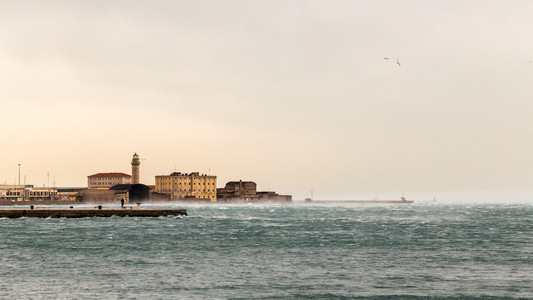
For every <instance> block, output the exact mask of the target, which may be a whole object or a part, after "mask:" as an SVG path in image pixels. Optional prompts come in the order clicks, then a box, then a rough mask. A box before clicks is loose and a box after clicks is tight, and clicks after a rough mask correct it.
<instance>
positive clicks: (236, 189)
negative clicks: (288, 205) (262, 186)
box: [217, 180, 292, 203]
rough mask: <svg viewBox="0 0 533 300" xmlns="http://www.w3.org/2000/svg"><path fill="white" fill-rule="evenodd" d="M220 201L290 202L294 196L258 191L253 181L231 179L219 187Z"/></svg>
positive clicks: (218, 198)
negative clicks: (222, 186)
mask: <svg viewBox="0 0 533 300" xmlns="http://www.w3.org/2000/svg"><path fill="white" fill-rule="evenodd" d="M217 201H218V202H226V203H231V202H290V201H292V196H290V195H278V194H277V193H276V192H272V191H268V192H258V191H257V184H256V183H255V182H253V181H242V180H239V181H230V182H228V183H226V186H225V187H224V188H220V189H217Z"/></svg>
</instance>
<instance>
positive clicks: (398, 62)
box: [396, 59, 402, 67]
mask: <svg viewBox="0 0 533 300" xmlns="http://www.w3.org/2000/svg"><path fill="white" fill-rule="evenodd" d="M396 63H397V64H398V66H400V67H401V66H402V65H400V61H399V60H398V59H396Z"/></svg>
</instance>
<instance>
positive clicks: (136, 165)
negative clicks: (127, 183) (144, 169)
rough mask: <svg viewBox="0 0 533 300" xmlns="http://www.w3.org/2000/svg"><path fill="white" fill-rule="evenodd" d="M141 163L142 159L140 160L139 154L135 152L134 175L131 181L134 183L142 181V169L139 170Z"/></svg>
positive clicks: (132, 163)
mask: <svg viewBox="0 0 533 300" xmlns="http://www.w3.org/2000/svg"><path fill="white" fill-rule="evenodd" d="M140 165H141V161H140V160H139V155H137V153H135V154H133V159H132V160H131V176H132V177H133V178H132V181H131V183H132V184H138V183H141V182H140V179H139V178H140V176H139V175H140V170H139V166H140Z"/></svg>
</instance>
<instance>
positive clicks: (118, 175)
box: [87, 172, 131, 177]
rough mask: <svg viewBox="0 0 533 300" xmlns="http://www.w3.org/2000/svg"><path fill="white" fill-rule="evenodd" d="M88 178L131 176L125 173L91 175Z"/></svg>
mask: <svg viewBox="0 0 533 300" xmlns="http://www.w3.org/2000/svg"><path fill="white" fill-rule="evenodd" d="M87 177H131V175H128V174H124V173H113V172H111V173H96V174H93V175H89V176H87Z"/></svg>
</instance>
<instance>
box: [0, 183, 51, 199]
mask: <svg viewBox="0 0 533 300" xmlns="http://www.w3.org/2000/svg"><path fill="white" fill-rule="evenodd" d="M54 200H59V198H58V192H57V189H56V188H51V187H42V188H40V187H34V186H33V185H0V201H6V202H21V201H54Z"/></svg>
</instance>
